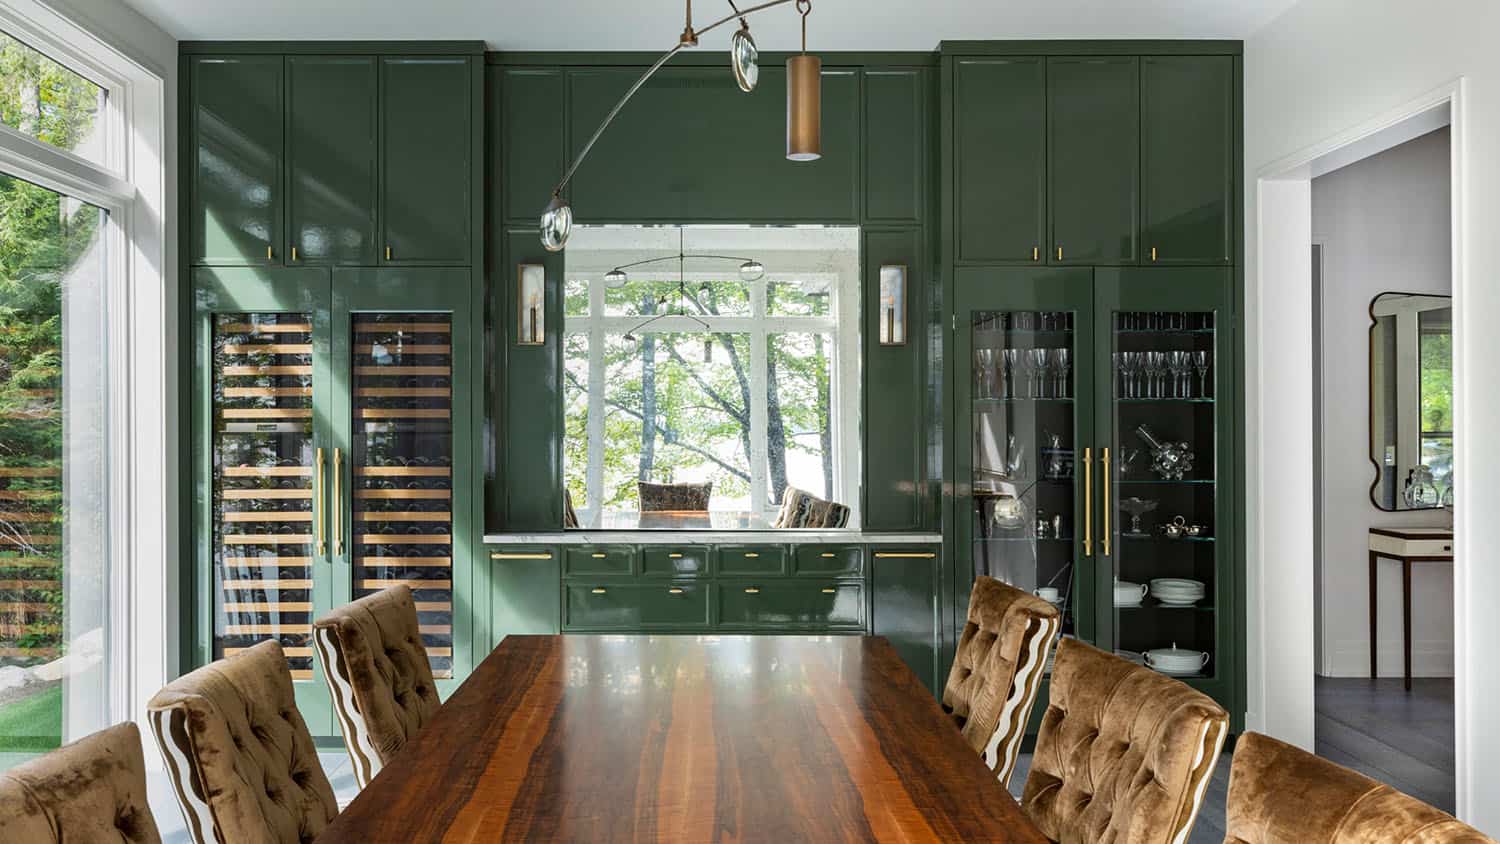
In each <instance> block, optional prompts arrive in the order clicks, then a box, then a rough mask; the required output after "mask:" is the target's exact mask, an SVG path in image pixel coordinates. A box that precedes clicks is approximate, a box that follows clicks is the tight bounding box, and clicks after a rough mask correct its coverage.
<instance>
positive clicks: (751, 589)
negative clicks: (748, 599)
mask: <svg viewBox="0 0 1500 844" xmlns="http://www.w3.org/2000/svg"><path fill="white" fill-rule="evenodd" d="M745 594H746V595H759V594H760V587H758V586H747V587H745Z"/></svg>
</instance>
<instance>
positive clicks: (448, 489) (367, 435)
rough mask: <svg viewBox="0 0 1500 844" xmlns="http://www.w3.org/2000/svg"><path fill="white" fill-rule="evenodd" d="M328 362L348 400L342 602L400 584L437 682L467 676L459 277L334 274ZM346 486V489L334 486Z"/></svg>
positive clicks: (466, 480)
mask: <svg viewBox="0 0 1500 844" xmlns="http://www.w3.org/2000/svg"><path fill="white" fill-rule="evenodd" d="M334 300H335V316H334V320H335V323H336V324H337V325H338V326H339V327H340V330H339V331H338V332H337V333H336V336H335V341H334V342H335V349H334V355H335V360H337V361H338V362H339V364H338V366H339V370H340V372H341V374H342V375H343V377H344V378H346V379H347V381H346V383H347V384H348V385H349V388H348V390H347V391H346V392H344V393H342V394H341V395H340V397H339V401H340V406H339V408H338V409H337V410H336V411H335V417H336V420H337V422H336V424H337V425H338V427H339V428H340V432H339V436H338V441H339V443H338V449H339V452H338V454H337V455H336V459H337V460H338V461H339V463H340V465H339V469H338V477H339V481H338V483H339V484H340V485H341V491H340V492H339V494H338V498H337V499H336V500H335V503H334V507H335V509H336V510H337V511H338V512H339V513H340V517H341V518H344V519H346V521H345V522H344V523H343V525H347V529H345V528H344V527H343V525H341V526H340V527H339V528H337V529H336V531H335V542H337V543H338V548H336V549H335V555H336V556H337V557H338V558H339V560H340V562H341V564H347V565H348V566H349V571H350V582H349V587H350V597H351V598H360V597H363V596H365V595H368V594H371V593H373V592H377V591H379V590H381V589H385V588H387V587H389V586H394V585H397V584H404V585H406V586H407V587H409V588H410V589H411V590H412V595H413V598H414V599H415V602H416V607H417V621H418V625H419V629H420V632H421V636H422V642H423V645H424V646H425V647H426V650H427V657H428V660H429V664H430V665H431V667H432V672H433V676H434V677H435V678H437V679H438V680H439V681H440V682H441V681H444V680H450V679H453V678H454V677H455V666H456V665H459V666H462V665H466V664H467V663H466V662H462V661H461V660H466V659H467V657H468V648H467V635H466V630H467V614H466V613H460V612H457V611H456V605H455V594H458V595H464V594H470V593H469V591H468V590H467V589H464V588H458V589H457V590H456V587H459V586H460V584H459V583H458V582H457V581H459V580H460V579H462V578H464V577H466V576H467V572H468V567H467V566H464V565H458V566H455V560H456V559H460V560H461V559H463V558H465V557H466V556H467V550H468V542H467V540H466V539H465V538H464V537H465V536H466V534H465V533H464V530H465V528H466V527H467V525H468V524H469V523H470V519H469V514H468V513H467V512H465V510H464V508H465V507H467V506H468V505H467V502H469V501H471V500H472V499H471V497H470V496H469V495H467V494H465V493H464V491H465V490H466V489H468V488H469V485H470V484H471V483H472V474H471V472H472V470H471V467H470V466H469V464H468V461H467V460H465V459H462V457H461V455H464V454H467V449H468V444H469V442H470V436H469V430H470V424H469V413H470V400H471V399H470V394H469V392H468V389H467V388H468V384H469V379H468V358H467V356H466V355H465V354H463V353H462V352H463V351H464V350H467V349H468V348H469V345H468V330H467V321H466V318H465V316H464V313H465V310H466V308H467V303H468V273H467V271H466V270H416V269H411V270H407V269H403V270H368V271H338V272H335V274H334ZM343 484H347V486H342V485H343ZM456 660H460V661H459V662H456Z"/></svg>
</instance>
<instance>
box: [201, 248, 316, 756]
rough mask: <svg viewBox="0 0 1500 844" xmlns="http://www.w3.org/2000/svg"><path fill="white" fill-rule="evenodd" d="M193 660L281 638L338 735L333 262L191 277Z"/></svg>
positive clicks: (306, 690) (297, 687) (305, 708)
mask: <svg viewBox="0 0 1500 844" xmlns="http://www.w3.org/2000/svg"><path fill="white" fill-rule="evenodd" d="M192 278H193V290H192V295H193V322H192V354H193V383H192V386H191V397H192V398H191V401H192V431H191V437H192V479H193V480H192V484H193V510H192V514H191V518H192V522H193V537H194V539H193V567H192V574H191V576H192V579H193V583H194V587H195V592H196V599H195V601H194V606H193V613H192V617H193V618H194V620H195V635H194V637H193V641H194V649H193V658H192V662H193V663H194V664H195V666H196V665H206V664H208V663H209V662H212V661H214V660H216V659H222V658H225V657H231V656H234V655H235V654H237V653H241V652H243V651H244V650H246V649H247V648H250V647H253V646H254V645H256V644H258V643H260V642H264V641H267V640H274V641H279V642H280V643H281V646H282V649H283V650H284V651H285V653H286V661H287V671H288V673H289V674H290V675H291V678H292V688H293V690H294V691H295V693H296V696H297V709H298V710H299V711H300V712H301V713H302V717H303V718H304V719H305V720H306V721H307V725H308V728H309V729H310V730H311V731H312V733H313V735H318V736H327V735H336V734H337V733H336V732H335V727H334V719H333V712H332V707H331V706H330V701H329V697H328V687H327V685H326V684H325V683H324V681H323V678H322V675H321V671H322V668H323V666H322V662H321V660H318V659H315V658H314V656H313V642H312V622H313V619H315V618H317V617H318V616H319V615H322V614H323V613H325V612H327V611H328V610H329V609H330V608H332V607H333V606H336V605H337V604H338V603H340V600H339V599H338V598H336V595H337V593H338V591H339V590H338V584H337V583H336V582H335V577H334V570H333V567H332V566H331V565H330V562H331V553H332V548H331V545H330V543H329V538H330V537H329V533H328V528H329V524H330V516H331V513H330V498H329V495H328V483H327V482H328V480H329V471H330V464H329V460H328V455H329V454H330V452H331V451H332V449H333V445H334V442H333V435H332V433H333V432H332V428H331V426H330V425H329V422H328V416H327V413H326V409H327V407H329V406H330V405H331V404H332V395H333V392H334V390H335V389H337V387H336V386H335V384H334V380H333V377H332V372H331V368H330V347H329V322H328V310H329V279H328V271H327V270H324V269H315V268H300V267H299V268H280V267H277V268H251V267H222V268H206V267H205V268H200V269H198V270H195V271H194V273H193V276H192Z"/></svg>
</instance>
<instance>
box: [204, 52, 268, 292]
mask: <svg viewBox="0 0 1500 844" xmlns="http://www.w3.org/2000/svg"><path fill="white" fill-rule="evenodd" d="M186 67H187V77H188V88H189V91H190V93H189V94H188V96H187V98H186V102H185V105H186V106H187V111H186V113H185V114H184V116H183V117H184V120H185V121H187V123H188V130H187V132H188V137H189V138H190V139H191V140H190V142H189V144H188V146H187V148H186V149H184V150H183V152H182V155H183V157H184V158H190V159H191V165H190V167H191V169H190V170H189V173H190V174H191V178H190V179H189V181H188V190H187V195H188V201H187V204H186V208H187V217H188V233H187V236H188V244H189V245H188V251H189V256H190V257H191V260H192V263H194V264H216V265H219V264H237V265H246V264H274V263H280V262H281V261H282V260H283V258H282V255H281V251H282V249H283V248H284V244H285V240H284V239H283V238H282V236H281V234H282V222H283V213H284V203H283V201H282V200H283V194H282V190H283V186H282V161H283V159H282V154H283V153H282V149H283V144H282V125H283V108H282V60H281V56H195V57H193V58H191V59H190V60H189V61H188V63H187V65H186Z"/></svg>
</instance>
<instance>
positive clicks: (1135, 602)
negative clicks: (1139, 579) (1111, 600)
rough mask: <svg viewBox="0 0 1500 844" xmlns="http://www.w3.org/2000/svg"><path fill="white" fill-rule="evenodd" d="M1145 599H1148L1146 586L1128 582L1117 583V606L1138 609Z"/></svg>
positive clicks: (1120, 581) (1119, 581) (1117, 581)
mask: <svg viewBox="0 0 1500 844" xmlns="http://www.w3.org/2000/svg"><path fill="white" fill-rule="evenodd" d="M1144 597H1146V586H1145V584H1143V583H1131V582H1130V581H1128V580H1116V581H1115V606H1117V607H1138V606H1140V605H1141V599H1142V598H1144Z"/></svg>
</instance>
